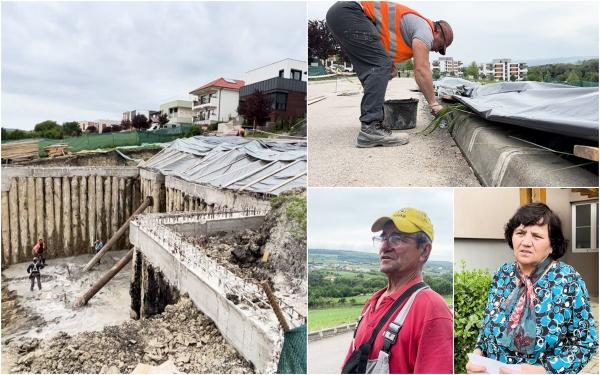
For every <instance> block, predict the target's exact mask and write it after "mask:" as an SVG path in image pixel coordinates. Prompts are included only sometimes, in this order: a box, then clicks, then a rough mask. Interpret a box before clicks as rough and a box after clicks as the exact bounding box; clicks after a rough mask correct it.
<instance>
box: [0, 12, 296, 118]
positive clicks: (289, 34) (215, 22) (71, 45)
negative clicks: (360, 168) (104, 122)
mask: <svg viewBox="0 0 600 375" xmlns="http://www.w3.org/2000/svg"><path fill="white" fill-rule="evenodd" d="M1 34H2V38H1V39H2V100H1V104H2V107H1V122H2V126H3V127H8V128H20V129H32V128H33V125H34V124H36V123H38V122H41V121H44V120H55V121H58V122H59V123H62V122H64V121H71V120H95V119H106V118H107V119H115V120H120V119H121V116H122V113H123V112H124V111H127V110H133V109H140V110H144V109H159V106H160V104H161V103H164V102H166V101H169V100H173V99H188V92H190V91H191V90H193V89H195V88H197V87H199V86H200V85H202V84H204V83H208V82H210V81H212V80H213V79H215V78H218V77H221V76H223V77H226V78H237V79H243V77H244V73H245V72H247V71H249V70H251V69H254V68H257V67H260V66H263V65H266V64H269V63H272V62H275V61H278V60H282V59H284V58H294V59H299V60H303V61H306V54H307V41H306V40H307V37H306V5H305V3H304V2H285V3H273V2H259V3H248V2H241V3H238V2H226V3H215V2H209V3H200V2H186V3H183V2H182V3H163V2H149V3H146V2H110V3H108V2H106V3H102V2H101V3H91V2H85V3H74V2H44V3H34V2H23V3H16V2H10V3H7V2H2V29H1Z"/></svg>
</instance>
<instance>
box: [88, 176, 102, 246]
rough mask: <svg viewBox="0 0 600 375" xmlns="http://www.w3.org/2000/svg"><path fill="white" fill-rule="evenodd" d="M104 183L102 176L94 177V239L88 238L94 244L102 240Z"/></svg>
mask: <svg viewBox="0 0 600 375" xmlns="http://www.w3.org/2000/svg"><path fill="white" fill-rule="evenodd" d="M103 203H104V183H103V181H102V176H96V237H95V238H90V242H91V243H94V241H96V240H97V239H104V231H103V230H102V223H103V222H104V217H105V216H104V206H103Z"/></svg>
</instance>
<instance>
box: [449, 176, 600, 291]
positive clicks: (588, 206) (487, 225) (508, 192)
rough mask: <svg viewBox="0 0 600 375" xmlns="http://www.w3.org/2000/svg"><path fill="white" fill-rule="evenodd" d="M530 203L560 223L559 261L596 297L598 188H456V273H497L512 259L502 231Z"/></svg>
mask: <svg viewBox="0 0 600 375" xmlns="http://www.w3.org/2000/svg"><path fill="white" fill-rule="evenodd" d="M529 201H539V202H544V203H546V204H547V205H548V206H549V207H550V209H552V211H554V213H555V214H556V215H558V217H559V218H560V220H561V223H562V231H563V234H564V236H565V239H567V240H568V246H567V251H566V253H565V255H564V256H563V257H562V258H561V261H564V262H565V263H568V264H570V265H572V266H573V267H575V269H576V270H577V271H578V272H579V273H580V274H581V275H582V276H583V278H584V280H585V283H586V285H587V288H588V290H589V292H590V294H591V295H598V189H597V188H592V189H558V188H553V189H516V188H514V189H508V188H506V189H490V188H481V189H455V190H454V259H455V261H456V264H457V267H458V269H460V263H461V262H463V261H464V262H465V263H464V264H465V266H466V268H467V269H474V268H479V269H487V270H488V271H489V272H495V271H496V270H497V269H498V267H499V266H500V265H502V264H503V263H505V262H508V261H512V260H514V257H513V252H512V250H511V249H510V248H509V247H508V244H507V243H506V241H505V239H504V226H505V224H506V223H507V222H508V220H509V219H510V218H511V217H512V215H513V214H514V213H515V212H516V210H517V209H518V208H519V207H520V206H521V205H523V204H525V203H528V202H529Z"/></svg>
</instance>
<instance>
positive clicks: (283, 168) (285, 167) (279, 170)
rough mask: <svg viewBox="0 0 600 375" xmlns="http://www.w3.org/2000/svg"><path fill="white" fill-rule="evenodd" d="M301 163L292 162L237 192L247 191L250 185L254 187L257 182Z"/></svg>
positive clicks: (297, 161)
mask: <svg viewBox="0 0 600 375" xmlns="http://www.w3.org/2000/svg"><path fill="white" fill-rule="evenodd" d="M301 161H303V160H296V161H294V162H292V163H289V164H287V165H285V166H283V167H281V168H279V169H277V170H274V171H273V172H271V173H269V174H267V175H265V176H262V177H261V178H259V179H258V180H254V181H252V182H250V183H249V184H247V185H244V186H242V187H241V188H239V189H238V192H240V191H243V190H246V189H247V188H249V187H250V186H252V185H254V184H256V183H259V182H261V181H262V180H264V179H267V178H269V177H271V176H273V175H274V174H277V173H279V172H281V171H283V170H285V169H287V168H289V167H291V166H292V165H295V164H297V163H299V162H301Z"/></svg>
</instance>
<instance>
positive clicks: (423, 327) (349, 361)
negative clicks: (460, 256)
mask: <svg viewBox="0 0 600 375" xmlns="http://www.w3.org/2000/svg"><path fill="white" fill-rule="evenodd" d="M371 231H372V232H381V233H380V234H378V235H376V236H374V237H373V243H374V245H375V246H376V247H377V249H378V250H379V265H380V271H381V272H383V273H385V274H386V276H387V277H388V285H387V287H385V288H383V289H381V290H379V291H377V292H376V293H375V294H374V295H373V296H372V297H371V298H370V299H369V300H368V301H367V303H366V304H365V307H364V308H363V311H362V313H361V316H360V317H359V321H358V325H357V327H356V330H355V332H354V339H353V340H352V344H351V345H350V350H349V351H348V355H347V356H346V360H345V361H344V366H343V369H342V372H343V373H391V374H413V373H420V374H429V373H437V374H451V373H452V370H453V357H452V340H453V331H452V325H453V322H452V313H451V312H450V309H449V308H448V305H447V304H446V302H445V301H444V299H443V298H442V296H440V295H439V294H438V293H436V292H435V291H433V290H432V289H430V288H429V287H428V286H427V285H426V284H425V283H423V276H422V271H423V266H424V264H425V263H426V262H427V259H428V258H429V254H430V253H431V248H432V241H433V225H432V224H431V221H430V220H429V217H428V216H427V214H426V213H424V212H422V211H419V210H417V209H414V208H403V209H401V210H399V211H396V212H394V213H392V214H391V215H390V216H385V217H381V218H379V219H377V220H376V221H375V222H374V223H373V225H372V227H371Z"/></svg>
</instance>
